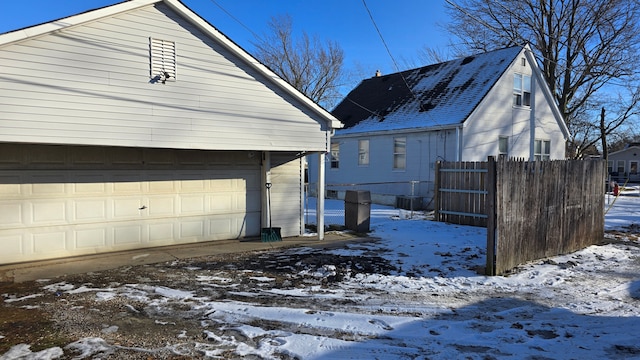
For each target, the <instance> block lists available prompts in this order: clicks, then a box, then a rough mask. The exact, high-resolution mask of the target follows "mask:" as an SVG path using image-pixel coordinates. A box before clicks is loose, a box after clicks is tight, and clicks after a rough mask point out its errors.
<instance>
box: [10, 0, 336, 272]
mask: <svg viewBox="0 0 640 360" xmlns="http://www.w3.org/2000/svg"><path fill="white" fill-rule="evenodd" d="M0 63H1V64H2V66H0V109H2V110H1V111H0V246H1V247H2V251H0V264H6V263H13V262H22V261H32V260H40V259H51V258H61V257H68V256H75V255H83V254H92V253H101V252H109V251H117V250H126V249H134V248H144V247H155V246H163V245H172V244H182V243H190V242H201V241H210V240H221V239H243V238H250V237H254V236H260V233H261V227H266V226H269V225H268V221H267V220H268V219H267V216H268V215H267V214H268V213H269V212H268V211H266V210H267V209H266V203H267V202H266V199H267V191H266V183H267V182H269V183H272V184H273V187H272V188H271V205H272V211H271V213H272V214H273V219H272V224H273V226H274V227H281V228H282V230H281V231H282V235H283V236H292V235H299V234H301V233H303V231H304V216H303V191H304V184H303V183H304V178H303V174H304V167H303V160H302V158H303V156H304V155H306V154H309V153H318V152H319V153H325V152H327V151H328V150H329V141H330V140H329V136H330V133H331V132H332V130H333V129H334V128H337V127H340V126H341V124H340V122H339V121H337V120H336V118H335V117H334V116H332V115H331V114H330V113H328V112H327V111H325V110H324V109H322V108H321V107H319V106H317V105H316V104H315V103H313V102H312V101H311V100H309V99H308V98H306V97H305V96H303V95H302V94H301V93H299V92H298V91H296V90H295V89H294V88H293V87H292V86H290V85H289V84H287V83H286V82H284V81H283V80H282V79H280V78H279V77H277V76H276V75H275V74H274V73H272V72H271V71H269V70H268V69H267V68H266V67H265V66H263V65H262V64H260V63H259V62H258V61H256V60H255V59H254V58H252V57H251V56H250V55H249V54H247V53H246V52H245V51H244V50H243V49H241V48H240V47H239V46H238V45H236V44H235V43H233V42H232V41H231V40H230V39H228V38H227V37H225V36H224V35H223V34H221V33H220V32H218V31H217V30H216V29H215V28H214V27H213V26H212V25H211V24H209V23H208V22H207V21H205V20H204V19H202V18H201V17H199V16H198V15H197V14H195V13H193V12H192V11H191V10H190V9H188V8H187V7H186V6H185V5H183V4H182V3H181V2H180V1H178V0H132V1H127V2H123V3H119V4H116V5H113V6H109V7H104V8H100V9H96V10H93V11H89V12H85V13H81V14H78V15H75V16H71V17H67V18H63V19H59V20H56V21H53V22H50V23H46V24H41V25H36V26H33V27H28V28H24V29H19V30H15V31H11V32H8V33H4V34H0ZM319 166H322V164H320V165H319ZM318 171H319V172H322V171H323V169H321V168H320V169H319V170H318ZM320 237H321V238H322V234H320Z"/></svg>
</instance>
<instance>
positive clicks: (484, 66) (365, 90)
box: [332, 46, 523, 135]
mask: <svg viewBox="0 0 640 360" xmlns="http://www.w3.org/2000/svg"><path fill="white" fill-rule="evenodd" d="M522 49H523V47H521V46H514V47H509V48H504V49H500V50H495V51H490V52H487V53H483V54H478V55H472V56H467V57H465V58H460V59H456V60H451V61H448V62H443V63H439V64H434V65H429V66H425V67H421V68H417V69H413V70H407V71H403V72H399V73H394V74H389V75H385V76H376V77H373V78H370V79H366V80H363V81H362V82H361V83H360V85H358V86H357V87H356V88H355V89H353V90H352V91H351V92H350V93H349V94H348V95H347V96H346V97H345V98H344V99H343V100H342V102H340V104H338V106H337V107H336V108H335V109H334V110H333V111H332V113H333V115H335V116H336V117H337V118H338V119H339V120H340V121H342V122H343V123H344V124H345V128H344V129H341V130H338V131H336V134H338V135H342V134H354V133H362V132H373V131H385V130H401V129H413V128H429V127H438V126H448V125H454V124H459V123H462V122H464V121H465V119H466V118H467V117H468V116H469V115H470V114H471V112H472V111H473V110H474V109H475V108H476V106H478V104H479V103H480V101H481V100H482V99H483V98H484V97H485V95H486V94H487V93H488V92H489V90H490V89H491V88H492V87H493V85H494V84H495V83H496V82H497V81H498V79H499V78H500V76H502V74H503V73H504V72H505V71H506V70H507V68H508V67H509V66H510V65H511V63H512V62H513V61H514V59H515V58H516V56H517V55H518V54H519V53H520V52H521V51H522ZM405 81H406V82H405ZM409 88H410V89H411V91H409Z"/></svg>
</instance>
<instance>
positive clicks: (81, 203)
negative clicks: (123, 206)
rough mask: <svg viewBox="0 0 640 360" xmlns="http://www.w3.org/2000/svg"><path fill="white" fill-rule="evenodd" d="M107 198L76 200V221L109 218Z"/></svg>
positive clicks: (74, 215) (74, 203)
mask: <svg viewBox="0 0 640 360" xmlns="http://www.w3.org/2000/svg"><path fill="white" fill-rule="evenodd" d="M107 202H108V200H106V199H87V200H75V201H74V202H73V205H74V208H73V219H72V220H75V221H91V220H95V221H99V220H104V219H106V218H107Z"/></svg>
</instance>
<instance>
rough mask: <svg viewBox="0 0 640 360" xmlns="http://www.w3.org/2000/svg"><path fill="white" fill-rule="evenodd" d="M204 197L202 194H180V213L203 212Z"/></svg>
mask: <svg viewBox="0 0 640 360" xmlns="http://www.w3.org/2000/svg"><path fill="white" fill-rule="evenodd" d="M204 204H205V199H204V197H203V196H202V195H180V213H181V214H184V215H189V214H202V213H204V212H205V207H204Z"/></svg>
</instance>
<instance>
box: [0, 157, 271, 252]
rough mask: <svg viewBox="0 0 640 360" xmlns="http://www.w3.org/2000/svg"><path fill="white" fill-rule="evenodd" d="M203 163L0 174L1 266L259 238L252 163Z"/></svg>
mask: <svg viewBox="0 0 640 360" xmlns="http://www.w3.org/2000/svg"><path fill="white" fill-rule="evenodd" d="M70 151H71V152H74V151H76V150H73V148H72V150H69V149H67V150H66V152H67V153H69V152H70ZM165 154H166V152H165ZM71 157H73V156H71ZM66 158H69V155H68V154H67V156H66ZM107 158H108V157H107ZM171 158H173V159H179V158H180V157H179V156H171ZM207 158H208V159H210V160H209V161H207V162H206V163H205V164H195V163H193V162H191V163H188V164H184V163H181V162H180V161H177V160H176V161H174V162H173V166H164V165H163V166H156V167H157V169H153V167H154V166H147V168H146V169H142V170H140V169H133V168H132V169H130V170H127V169H123V166H114V165H113V163H111V164H109V163H106V164H102V165H103V166H102V167H103V168H104V169H85V168H86V167H88V166H78V164H75V165H76V166H69V165H68V164H67V166H66V167H67V169H60V170H58V169H51V168H50V169H42V168H38V167H39V166H33V165H31V166H27V167H30V168H31V169H25V170H0V246H2V249H3V251H1V252H0V263H12V262H20V261H32V260H40V259H51V258H59V257H66V256H73V255H82V254H93V253H101V252H109V251H118V250H126V249H133V248H144V247H154V246H163V245H171V244H181V243H190V242H198V241H209V240H220V239H236V238H242V237H248V236H258V235H259V234H260V208H261V202H260V196H261V186H260V168H259V164H258V162H257V161H253V160H251V159H250V160H251V161H249V160H247V159H248V158H249V157H247V156H246V153H223V154H221V155H220V156H218V155H213V154H209V155H208V156H207ZM107 162H109V161H107ZM52 167H55V166H52ZM69 167H70V168H69ZM83 167H85V168H83ZM94 167H95V166H94ZM114 167H116V168H118V169H113V168H114ZM149 167H150V168H149ZM163 167H167V169H162V168H163ZM35 168H37V169H35Z"/></svg>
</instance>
